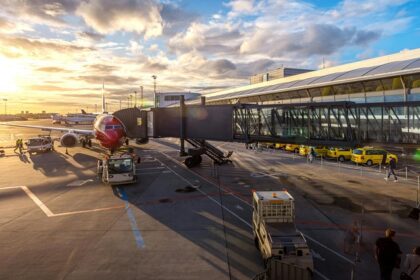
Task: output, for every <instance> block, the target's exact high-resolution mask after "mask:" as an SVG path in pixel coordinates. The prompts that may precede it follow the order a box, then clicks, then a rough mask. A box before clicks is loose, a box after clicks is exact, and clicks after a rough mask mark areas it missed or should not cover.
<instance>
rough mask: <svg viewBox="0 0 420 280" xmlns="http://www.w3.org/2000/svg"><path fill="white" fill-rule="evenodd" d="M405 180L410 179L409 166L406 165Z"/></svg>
mask: <svg viewBox="0 0 420 280" xmlns="http://www.w3.org/2000/svg"><path fill="white" fill-rule="evenodd" d="M405 180H406V181H407V180H408V167H407V166H406V167H405Z"/></svg>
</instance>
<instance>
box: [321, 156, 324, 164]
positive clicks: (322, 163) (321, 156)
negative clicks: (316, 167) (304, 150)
mask: <svg viewBox="0 0 420 280" xmlns="http://www.w3.org/2000/svg"><path fill="white" fill-rule="evenodd" d="M323 164H324V163H323V160H322V155H321V165H323Z"/></svg>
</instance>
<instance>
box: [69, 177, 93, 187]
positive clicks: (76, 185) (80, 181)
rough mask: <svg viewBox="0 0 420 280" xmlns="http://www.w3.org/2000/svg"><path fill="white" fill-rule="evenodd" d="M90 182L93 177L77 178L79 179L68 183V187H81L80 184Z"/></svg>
mask: <svg viewBox="0 0 420 280" xmlns="http://www.w3.org/2000/svg"><path fill="white" fill-rule="evenodd" d="M89 182H93V179H88V180H77V181H74V182H71V183H69V184H68V185H67V187H80V186H83V185H84V184H86V183H89Z"/></svg>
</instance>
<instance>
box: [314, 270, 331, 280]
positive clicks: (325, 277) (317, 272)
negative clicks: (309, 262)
mask: <svg viewBox="0 0 420 280" xmlns="http://www.w3.org/2000/svg"><path fill="white" fill-rule="evenodd" d="M314 273H315V274H316V275H318V276H319V277H321V278H322V279H325V280H330V278H328V277H327V276H325V275H324V274H322V273H321V272H319V271H318V270H316V269H314Z"/></svg>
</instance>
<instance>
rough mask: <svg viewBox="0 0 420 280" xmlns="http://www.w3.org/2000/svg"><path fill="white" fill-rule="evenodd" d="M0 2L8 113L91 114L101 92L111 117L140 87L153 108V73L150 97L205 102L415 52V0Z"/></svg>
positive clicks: (418, 37)
mask: <svg viewBox="0 0 420 280" xmlns="http://www.w3.org/2000/svg"><path fill="white" fill-rule="evenodd" d="M1 2H2V5H1V7H0V66H1V67H0V102H1V103H0V104H2V105H3V104H4V103H5V101H4V100H5V99H7V110H8V113H16V112H20V111H22V110H23V111H26V110H28V111H31V112H40V111H41V110H46V111H47V112H60V113H66V112H76V111H78V110H80V109H81V108H83V109H85V110H86V109H87V110H89V111H95V104H97V105H98V106H99V104H100V103H101V100H100V96H101V89H102V84H103V83H104V87H105V94H106V97H107V103H108V107H109V108H108V109H109V110H110V111H115V110H118V109H119V108H120V103H121V106H122V107H126V106H127V105H128V102H129V96H130V94H131V95H134V92H135V91H136V92H137V96H138V97H139V96H140V87H141V86H142V87H143V90H144V91H143V92H144V100H145V104H146V105H147V104H150V103H151V100H152V98H151V97H152V95H153V78H152V75H156V76H157V78H156V84H157V91H158V92H166V91H191V92H199V93H203V94H205V93H210V92H215V91H218V90H222V89H225V88H229V87H234V86H240V85H246V84H248V83H249V76H251V75H253V74H256V73H261V72H265V71H269V70H272V69H276V68H279V67H282V66H284V67H295V68H307V69H318V68H321V67H322V66H323V61H324V66H325V67H329V66H334V65H339V64H344V63H349V62H353V61H358V60H362V59H367V58H371V57H377V56H381V55H386V54H391V53H396V52H400V51H402V50H405V49H415V48H419V47H420V24H419V22H420V21H419V17H420V1H419V0H411V1H410V0H364V1H357V0H344V1H334V0H325V1H323V0H312V1H309V0H308V1H300V0H261V1H258V0H221V1H220V0H212V1H202V0H200V1H197V0H118V1H117V0H61V1H53V0H2V1H1ZM131 102H132V101H131ZM0 108H2V106H1V107H0ZM97 110H99V107H98V108H97ZM0 113H3V112H2V110H0Z"/></svg>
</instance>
